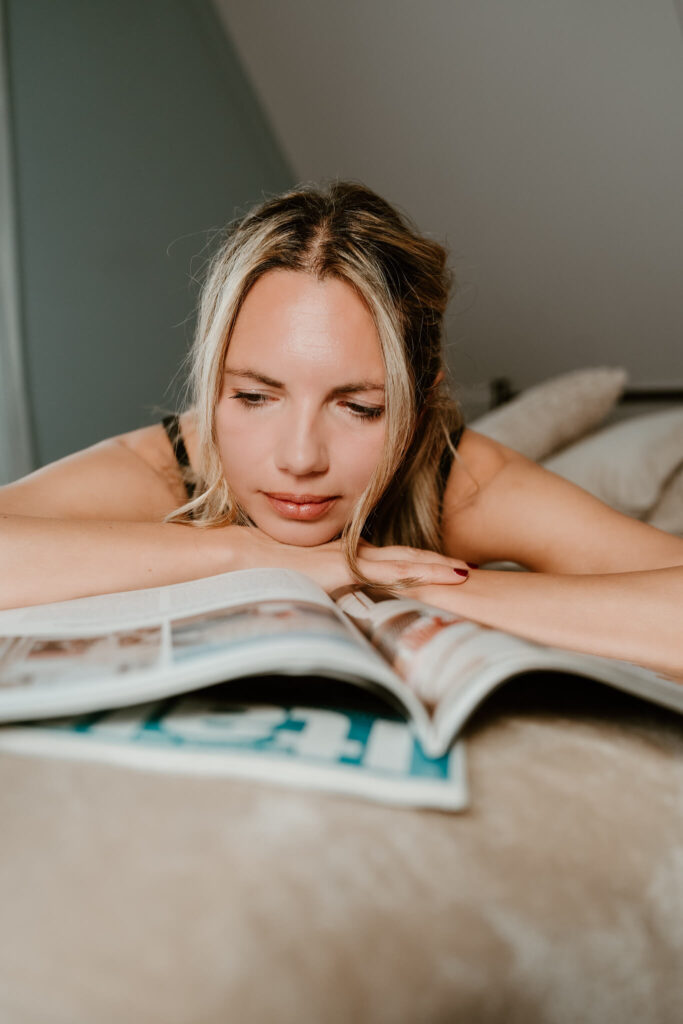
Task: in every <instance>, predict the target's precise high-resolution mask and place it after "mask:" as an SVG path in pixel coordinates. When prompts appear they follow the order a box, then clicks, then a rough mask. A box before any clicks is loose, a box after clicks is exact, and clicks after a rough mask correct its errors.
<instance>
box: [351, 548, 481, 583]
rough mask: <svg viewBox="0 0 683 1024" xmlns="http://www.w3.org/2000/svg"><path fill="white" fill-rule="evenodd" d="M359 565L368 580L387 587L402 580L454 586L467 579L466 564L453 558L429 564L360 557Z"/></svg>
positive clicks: (425, 562) (420, 561)
mask: <svg viewBox="0 0 683 1024" xmlns="http://www.w3.org/2000/svg"><path fill="white" fill-rule="evenodd" d="M359 554H360V552H359ZM434 557H435V558H438V557H439V556H438V555H435V556H434ZM359 564H360V568H361V569H362V571H363V573H364V574H365V576H367V578H368V579H371V580H373V581H375V582H378V583H385V584H387V585H389V586H390V585H391V584H392V583H397V582H398V581H399V580H403V579H416V580H417V581H418V583H420V584H430V583H433V584H444V583H447V584H456V583H464V582H465V581H466V580H467V579H468V577H469V569H468V568H467V565H466V563H465V562H460V561H458V560H457V559H454V558H451V559H447V560H446V559H444V560H443V561H431V562H429V561H426V560H424V559H420V560H417V559H416V560H410V559H407V558H401V559H389V558H382V559H379V558H374V559H373V558H365V557H364V555H361V557H360V559H359Z"/></svg>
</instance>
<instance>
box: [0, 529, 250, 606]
mask: <svg viewBox="0 0 683 1024" xmlns="http://www.w3.org/2000/svg"><path fill="white" fill-rule="evenodd" d="M231 531H239V527H223V528H219V529H216V530H201V529H196V528H193V527H191V526H183V525H176V524H174V523H142V522H116V521H106V520H92V519H90V520H78V519H49V518H42V517H37V516H16V515H7V514H2V513H0V565H2V573H1V574H0V608H17V607H21V606H23V605H33V604H45V603H47V602H51V601H65V600H69V599H70V598H74V597H88V596H90V595H92V594H103V593H115V592H117V591H120V590H139V589H141V588H143V587H156V586H162V585H164V584H167V583H179V582H182V581H184V580H192V579H198V578H199V577H201V576H213V575H216V574H217V573H221V572H228V571H230V570H231V569H234V568H236V567H239V566H238V565H237V563H238V550H237V538H236V537H235V536H234V533H231Z"/></svg>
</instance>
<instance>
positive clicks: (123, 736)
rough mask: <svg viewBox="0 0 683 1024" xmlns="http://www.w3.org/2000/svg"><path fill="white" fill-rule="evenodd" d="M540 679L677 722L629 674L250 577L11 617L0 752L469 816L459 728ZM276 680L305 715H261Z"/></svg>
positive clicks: (619, 666)
mask: <svg viewBox="0 0 683 1024" xmlns="http://www.w3.org/2000/svg"><path fill="white" fill-rule="evenodd" d="M536 669H551V670H560V671H566V672H570V673H572V674H578V675H583V676H586V677H588V678H591V679H595V680H599V681H601V682H604V683H608V684H610V685H612V686H615V687H617V688H619V689H622V690H625V691H627V692H630V693H633V694H637V695H640V696H642V697H645V698H648V699H650V700H652V701H655V702H656V703H660V704H663V705H666V706H668V707H671V708H674V709H676V710H678V711H683V685H681V684H679V683H676V682H675V681H674V680H672V679H669V678H667V677H665V676H663V675H660V674H658V673H655V672H651V671H649V670H647V669H643V668H640V667H638V666H636V665H633V664H631V663H629V662H623V661H617V660H614V659H609V658H600V657H596V656H592V655H583V654H577V653H573V652H569V651H564V650H560V649H557V648H551V647H545V646H542V645H539V644H534V643H531V642H528V641H525V640H522V639H519V638H517V637H514V636H511V635H509V634H506V633H503V632H500V631H497V630H493V629H489V628H487V627H483V626H480V625H477V624H475V623H473V622H470V621H469V620H467V619H464V618H461V617H459V616H457V615H454V614H451V613H447V612H443V611H441V610H439V609H437V608H434V607H432V606H429V605H425V604H421V603H420V602H418V601H414V600H405V599H398V598H387V597H386V596H378V595H377V594H376V593H374V592H372V591H365V590H360V589H352V588H350V589H348V591H347V592H346V593H344V594H342V595H340V596H338V597H337V600H336V602H335V601H333V600H332V599H331V598H330V597H328V595H327V594H325V593H324V591H323V590H322V589H321V588H320V587H318V586H317V585H316V584H315V583H314V582H313V581H312V580H310V579H309V578H308V577H307V576H304V575H302V574H300V573H296V572H290V571H285V570H274V569H250V570H245V571H240V572H230V573H224V574H222V575H218V576H212V577H208V578H205V579H200V580H192V581H189V582H187V583H178V584H173V585H171V586H167V587H155V588H151V589H148V590H136V591H127V592H125V593H120V594H104V595H100V596H96V597H90V598H79V599H76V600H72V601H63V602H58V603H54V604H49V605H38V606H35V607H29V608H18V609H13V610H9V611H4V612H0V722H6V723H7V722H22V723H23V725H22V727H21V728H19V727H17V726H14V727H7V726H5V727H3V728H2V729H0V746H2V747H4V748H5V749H14V750H19V749H21V750H29V749H32V750H36V751H40V752H45V753H52V752H54V753H59V752H67V751H68V752H69V754H70V755H71V756H84V757H89V756H92V752H93V751H97V752H98V753H99V755H101V756H103V757H105V758H107V759H109V760H114V761H119V762H121V763H131V764H132V763H139V764H143V763H144V764H147V765H149V766H151V767H155V766H156V767H160V768H172V767H173V765H174V764H175V765H178V764H179V763H180V759H181V758H182V757H184V758H185V762H186V763H187V764H188V765H190V764H191V765H192V768H191V770H196V771H202V770H206V771H216V770H221V768H220V765H219V762H220V764H222V765H224V766H225V770H226V771H228V770H229V771H230V772H231V773H237V774H240V773H242V774H245V775H249V776H250V777H259V778H264V779H266V778H268V779H273V780H275V781H285V782H289V783H293V784H297V783H298V784H302V785H307V786H310V785H313V786H320V787H321V788H327V789H336V790H338V791H341V792H353V793H358V794H361V795H367V796H374V797H375V798H377V799H381V800H388V801H394V802H404V803H411V804H418V805H422V806H425V805H427V806H439V807H450V808H452V809H457V808H458V807H463V806H465V805H466V803H467V794H466V784H465V777H464V755H463V751H462V746H461V744H460V743H457V742H455V741H456V738H457V736H458V733H459V731H460V730H461V728H462V726H463V724H464V722H465V721H466V720H467V718H468V717H469V715H470V714H471V713H472V711H473V710H474V709H475V708H476V707H477V705H478V704H480V703H481V701H482V700H483V699H484V698H485V697H486V696H487V694H489V693H490V692H491V691H492V690H493V689H495V688H496V687H497V686H498V685H499V684H500V683H502V682H504V681H505V680H506V679H508V678H510V677H512V676H514V675H516V674H519V673H522V672H525V671H529V670H536ZM274 676H277V677H283V676H284V677H296V679H297V680H302V679H308V680H309V681H310V680H312V679H314V678H317V683H316V684H315V686H314V687H313V689H312V690H311V689H310V686H309V691H308V694H307V696H306V699H305V700H303V699H302V698H301V697H300V696H299V695H297V694H296V687H295V686H294V681H292V688H291V694H290V696H289V697H287V696H286V695H284V702H283V694H282V691H281V693H280V697H279V698H278V700H277V701H276V702H272V701H271V702H270V703H266V704H264V703H263V701H262V700H261V702H260V703H258V701H252V695H253V696H254V698H257V697H258V693H259V680H257V679H255V678H253V677H261V678H263V677H268V678H270V679H271V680H272V678H273V677H274ZM325 678H327V679H332V680H337V681H339V682H345V683H347V684H349V683H350V684H354V686H353V687H352V688H351V690H349V688H348V686H347V689H346V693H347V695H348V693H349V692H352V693H353V694H354V699H355V704H356V705H357V706H355V707H350V706H348V704H349V702H348V701H343V700H341V699H340V700H339V701H338V702H337V705H338V706H330V705H329V700H328V701H327V705H326V706H325V694H326V684H325ZM247 679H248V680H249V685H248V686H247V687H246V690H245V680H247ZM228 680H235V681H237V680H241V683H240V689H239V693H240V697H239V700H234V701H233V703H232V704H230V702H229V700H230V693H229V690H230V687H227V688H226V686H225V685H223V687H222V689H221V696H220V698H219V696H218V693H217V690H216V684H225V682H226V681H228ZM235 685H236V684H233V687H234V686H235ZM207 687H211V688H212V689H210V690H207ZM359 687H360V689H359ZM235 696H237V691H236V690H235ZM172 698H174V699H172ZM361 698H364V699H365V705H363V701H362V699H361ZM359 701H360V704H359ZM351 703H354V701H351ZM55 716H58V717H57V720H55ZM64 716H71V717H70V718H68V717H67V718H65V717H64ZM73 716H77V717H76V718H74V717H73ZM48 718H49V719H51V721H50V722H45V721H44V720H45V719H48ZM31 720H42V721H40V722H39V723H38V725H34V726H31V725H27V724H26V723H28V722H30V721H31ZM88 744H90V745H88ZM221 758H222V761H221ZM231 759H232V761H231Z"/></svg>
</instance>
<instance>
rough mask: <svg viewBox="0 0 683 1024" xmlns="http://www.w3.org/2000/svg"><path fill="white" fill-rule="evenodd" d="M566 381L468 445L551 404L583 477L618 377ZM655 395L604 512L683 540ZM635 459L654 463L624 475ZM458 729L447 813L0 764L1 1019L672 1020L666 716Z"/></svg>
mask: <svg viewBox="0 0 683 1024" xmlns="http://www.w3.org/2000/svg"><path fill="white" fill-rule="evenodd" d="M583 372H584V379H583V380H578V379H577V377H576V375H574V376H572V375H571V374H570V375H565V377H567V378H570V379H569V380H566V379H565V380H564V382H562V378H558V380H559V383H558V380H556V381H552V382H546V384H545V385H542V386H540V391H541V394H539V389H536V391H535V392H534V389H529V391H527V392H525V393H523V394H522V395H520V396H517V397H515V398H512V399H511V400H509V401H506V402H505V403H503V404H501V405H500V406H499V407H498V408H495V409H492V410H490V411H489V412H488V413H487V414H486V416H484V417H482V418H481V420H480V421H479V428H480V429H481V430H482V432H489V433H490V434H491V436H499V434H500V432H501V431H502V433H503V438H502V439H504V440H506V442H507V443H510V444H511V445H512V446H513V447H519V448H520V450H522V449H523V447H524V445H525V444H526V445H529V444H530V443H532V441H533V438H532V437H531V435H530V434H529V433H528V426H529V419H530V415H531V413H533V415H532V416H531V419H532V420H533V422H534V423H535V424H536V426H537V427H539V425H540V424H541V423H542V422H543V416H542V415H541V410H542V408H545V413H544V415H545V416H546V420H545V421H544V422H545V425H544V426H543V430H544V431H545V438H546V440H545V441H544V442H543V445H544V446H545V449H547V450H544V451H540V450H539V448H538V445H539V444H541V442H540V440H539V437H538V435H539V431H540V427H539V430H537V436H536V449H535V450H533V452H532V455H531V457H534V458H537V459H538V460H539V461H541V462H543V463H544V464H551V465H552V460H553V459H555V460H559V459H561V458H564V469H565V471H566V472H567V474H568V475H570V473H572V472H573V473H575V474H576V473H579V474H580V473H584V474H585V473H587V472H588V465H587V457H586V455H585V451H586V449H585V447H584V449H583V454H582V451H581V446H582V445H583V446H585V445H590V444H593V446H597V447H598V448H600V445H601V444H602V449H603V451H604V450H606V451H607V452H608V453H611V454H608V460H611V461H612V463H613V462H614V458H615V454H614V453H615V452H616V451H617V450H619V451H621V452H623V450H624V447H625V442H624V434H623V432H624V431H626V438H627V440H628V437H629V436H630V435H629V430H631V431H633V428H632V427H630V428H629V427H628V423H631V422H632V421H633V416H631V415H625V414H624V410H623V408H620V406H621V405H623V403H620V401H619V399H620V396H622V395H623V393H624V390H625V383H626V381H625V376H624V374H623V372H621V371H619V373H618V374H617V376H615V373H617V371H614V370H604V371H602V370H600V371H583ZM591 373H592V378H590V374H591ZM596 374H597V375H598V376H600V374H602V376H601V377H600V380H598V379H597V377H596ZM589 378H590V380H589ZM543 387H545V389H546V390H545V394H543V393H542V392H543ZM563 388H564V391H563ZM568 388H569V392H571V393H573V394H574V395H575V398H576V399H577V401H576V404H577V405H579V404H581V403H580V402H579V401H578V396H579V393H583V404H582V409H583V413H584V414H583V419H582V421H581V423H580V424H579V423H578V417H576V418H575V422H574V425H573V426H571V425H569V424H568V423H567V409H568V408H570V406H569V405H568V404H567V396H568V394H569V392H568V391H567V389H568ZM572 389H574V390H573V391H572ZM608 393H609V396H611V397H609V396H608ZM562 394H564V399H563V400H562V401H560V400H559V397H558V396H561V395H562ZM665 399H666V400H665V403H664V404H665V408H663V409H662V410H661V411H660V410H657V411H649V412H643V411H642V406H639V408H638V411H637V414H638V415H640V416H654V417H660V418H661V416H662V415H664V413H666V414H667V415H668V416H669V418H670V420H671V422H669V421H667V423H666V424H665V425H664V426H662V424H661V421H660V420H658V421H657V422H656V423H655V424H654V425H652V423H650V424H645V423H643V425H642V427H643V429H642V430H636V431H635V432H634V434H633V438H632V441H633V445H634V450H635V449H636V448H637V449H638V452H636V453H635V454H634V455H633V458H634V460H635V461H634V465H633V466H632V468H631V470H629V469H628V465H627V464H628V459H625V458H622V462H621V463H620V468H618V469H616V470H614V469H613V471H612V472H611V475H610V474H607V477H608V484H609V486H610V487H612V492H611V498H612V500H613V501H614V500H615V498H616V499H617V503H618V502H622V503H623V501H624V500H628V501H629V502H631V506H629V508H630V512H631V514H636V515H638V516H639V517H640V518H643V519H648V520H650V521H652V520H653V518H654V520H657V521H658V522H659V523H662V522H665V523H667V527H662V528H669V529H671V532H677V530H678V529H679V528H680V535H681V536H683V525H681V522H680V517H681V516H682V515H683V510H682V506H683V501H682V500H681V499H680V493H681V492H680V490H679V488H680V487H681V479H680V478H681V477H682V476H683V433H680V432H679V434H678V442H679V444H678V461H677V462H676V457H675V452H674V449H675V447H676V445H675V429H676V428H675V427H672V426H671V423H673V422H674V420H675V418H676V416H678V421H679V428H678V429H679V430H680V431H682V432H683V405H681V404H680V403H679V402H678V400H677V399H676V397H675V396H674V397H673V398H672V397H671V396H670V395H668V396H665ZM515 403H517V405H515ZM525 403H526V404H525ZM636 404H638V403H636ZM520 405H521V412H520ZM552 408H555V412H556V414H557V415H556V416H555V418H553V416H552V415H551V412H550V411H549V409H552ZM588 408H590V410H592V411H591V412H590V415H585V411H586V409H588ZM505 415H507V426H506V423H505ZM588 421H590V422H589V423H588ZM587 423H588V425H586V424H587ZM515 424H517V426H515ZM472 426H473V427H475V429H477V428H476V426H475V424H474V423H472ZM525 430H526V431H527V434H526V435H525V434H524V431H525ZM670 430H671V431H673V434H672V436H673V437H674V440H673V441H671V442H669V441H666V443H665V441H664V440H663V439H664V437H665V435H666V437H667V438H668V437H669V433H668V431H670ZM515 431H516V432H517V433H515ZM614 431H617V436H616V441H615V437H614V433H613V432H614ZM497 432H498V433H497ZM611 432H612V433H611ZM550 435H552V440H551V441H550V442H548V438H549V436H550ZM644 435H647V436H648V437H649V439H650V440H649V441H647V443H646V442H645V440H643V438H644ZM605 438H607V440H605ZM653 438H654V440H653ZM558 439H559V440H558ZM543 445H542V446H541V447H543ZM639 445H640V448H638V446H639ZM648 445H649V446H650V447H649V448H648ZM626 447H628V446H626ZM577 448H578V449H579V457H578V458H577V457H576V452H574V454H573V455H572V449H577ZM646 449H647V451H650V455H649V456H647V458H648V459H650V461H651V460H652V459H653V458H654V457H655V455H656V458H655V461H656V463H657V465H656V467H653V466H652V465H651V464H650V462H648V465H647V466H645V467H643V465H642V461H641V466H640V469H638V467H637V466H636V465H635V463H636V462H637V460H638V459H641V460H642V459H643V457H644V453H645V450H646ZM529 450H530V449H529V448H527V451H529ZM638 453H639V454H638ZM652 453H654V455H653V454H652ZM672 453H673V454H672ZM589 454H590V449H589ZM598 454H599V453H598ZM594 456H595V451H594ZM595 457H597V456H595ZM555 464H556V465H557V462H556V463H555ZM634 467H635V468H634ZM629 473H631V476H629ZM639 473H640V483H638V481H637V480H636V477H637V476H638V474H639ZM644 476H645V477H646V478H647V479H646V480H644ZM655 477H657V480H656V481H655ZM595 480H597V481H598V483H599V485H600V486H601V487H605V486H607V484H606V480H605V473H604V472H598V471H596V472H595V479H594V480H593V486H597V484H596V483H595ZM584 482H586V481H584ZM587 482H588V483H589V484H590V483H591V479H590V475H589V479H588V480H587ZM582 485H583V484H582ZM646 492H647V493H646ZM653 495H654V498H653ZM672 495H673V497H672ZM677 495H679V497H678V498H677V497H676V496H677ZM646 506H647V507H646ZM676 515H678V516H679V520H676ZM511 568H515V567H514V566H511ZM465 738H466V743H467V755H468V779H469V788H470V794H471V800H472V804H471V809H470V810H468V811H467V812H466V813H463V814H449V813H440V812H434V811H424V810H423V811H416V810H406V809H395V808H391V807H387V806H381V805H375V804H371V803H366V802H362V801H360V800H356V799H352V798H346V797H340V796H327V795H324V794H320V793H313V792H310V793H309V792H305V791H295V790H290V789H286V788H280V787H276V786H270V785H266V784H263V783H256V782H248V781H243V780H231V779H225V778H215V779H212V778H202V779H193V778H185V777H181V776H167V775H155V774H152V773H143V772H140V771H134V770H130V769H122V768H116V767H110V766H106V765H102V764H79V763H74V762H69V761H52V760H50V759H48V758H40V757H22V756H19V755H10V754H2V755H0V773H1V778H2V786H1V787H0V821H2V843H1V845H0V906H2V925H3V927H2V931H1V932H0V1021H2V1022H3V1024H38V1022H40V1024H43V1022H45V1021H49V1022H50V1024H86V1022H87V1024H109V1022H114V1021H117V1022H119V1021H121V1020H135V1021H139V1022H144V1024H156V1022H159V1024H214V1022H215V1024H219V1022H220V1024H224V1022H226V1021H239V1022H242V1021H244V1022H259V1024H260V1022H266V1021H268V1022H270V1021H273V1020H277V1021H278V1022H280V1024H289V1022H292V1024H294V1022H297V1024H308V1022H311V1024H313V1022H316V1024H317V1022H323V1021H324V1022H325V1024H337V1022H339V1024H342V1022H344V1024H347V1022H349V1021H359V1022H373V1024H374V1022H387V1024H417V1022H420V1024H436V1022H439V1024H441V1022H451V1021H453V1022H456V1021H457V1022H460V1021H462V1022H467V1024H470V1022H472V1024H475V1022H476V1024H484V1022H503V1021H504V1022H506V1024H516V1022H520V1024H521V1022H524V1024H531V1022H544V1024H565V1022H566V1024H569V1022H572V1024H574V1022H576V1021H581V1022H582V1024H593V1022H595V1024H611V1022H613V1021H614V1022H617V1021H624V1020H638V1021H639V1022H640V1024H648V1022H652V1024H655V1022H656V1024H674V1022H679V1021H680V1020H682V1019H683V972H681V963H682V962H683V923H682V920H681V918H682V915H681V908H682V907H683V813H682V807H683V720H681V718H680V716H677V715H676V714H674V713H673V712H670V711H667V710H666V709H664V708H659V707H654V706H652V705H650V704H647V703H644V702H642V701H639V700H637V699H636V698H634V697H630V696H628V695H626V694H623V693H621V692H618V691H611V690H610V689H609V688H607V687H602V686H599V685H596V684H594V683H590V682H587V681H583V680H581V679H579V678H572V677H560V676H552V675H549V674H543V673H539V674H534V675H526V676H521V677H519V678H517V679H515V680H513V681H511V682H509V683H507V684H506V685H505V686H504V687H503V688H502V689H500V690H499V691H497V692H496V693H495V694H494V695H493V696H492V697H490V698H489V699H488V701H487V702H486V703H485V704H484V705H483V706H482V707H481V708H480V710H479V711H478V712H477V713H476V714H475V715H474V717H473V718H472V719H471V720H470V722H469V723H468V725H467V728H466V732H465Z"/></svg>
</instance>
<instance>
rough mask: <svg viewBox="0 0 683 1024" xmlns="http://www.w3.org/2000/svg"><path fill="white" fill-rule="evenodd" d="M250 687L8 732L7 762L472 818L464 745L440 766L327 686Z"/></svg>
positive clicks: (363, 695)
mask: <svg viewBox="0 0 683 1024" xmlns="http://www.w3.org/2000/svg"><path fill="white" fill-rule="evenodd" d="M262 684H263V685H262V686H261V687H260V688H259V692H260V699H259V702H258V703H255V702H253V700H252V694H251V693H250V689H249V686H248V681H244V680H243V681H242V682H241V683H238V684H236V685H234V686H233V685H232V684H231V685H230V686H223V687H221V686H218V687H212V688H211V689H210V690H208V691H200V692H199V693H195V694H192V695H189V696H188V695H181V696H178V697H171V698H168V699H164V700H160V701H156V702H150V703H146V704H144V705H138V706H136V707H127V708H123V709H120V710H107V711H101V712H95V713H93V714H90V715H80V716H77V717H73V718H63V717H62V718H58V719H52V720H47V721H46V720H43V721H40V722H36V723H35V724H28V725H27V724H23V725H21V726H12V725H6V726H2V727H0V750H4V751H8V752H12V753H18V754H31V755H38V756H57V757H66V758H71V759H79V760H97V761H103V762H105V763H110V764H116V765H122V766H127V767H129V768H133V769H144V770H149V771H162V772H175V773H184V774H196V775H205V774H208V775H229V776H235V777H238V778H249V779H257V780H261V781H265V782H274V783H276V784H278V785H287V786H300V787H305V788H307V789H319V790H326V791H330V792H336V793H343V794H349V795H354V796H360V797H363V798H366V799H369V800H376V801H381V802H383V803H390V804H395V805H403V806H410V807H431V808H438V809H440V810H451V811H456V810H462V809H463V808H465V807H466V806H467V803H468V794H467V784H466V777H465V757H464V750H463V746H462V744H461V743H456V744H455V745H454V746H453V747H452V748H451V750H450V751H448V753H447V754H444V755H443V756H442V757H440V758H437V759H430V758H428V757H427V756H426V755H425V753H424V751H423V749H422V747H421V746H420V744H419V742H418V740H417V739H416V737H415V735H414V733H413V731H412V730H411V728H410V727H409V725H408V724H407V723H406V721H405V720H404V719H403V718H402V717H401V716H400V715H399V714H398V713H394V712H392V710H391V709H390V708H389V707H387V705H386V703H385V702H383V701H380V700H379V699H378V698H376V697H374V696H372V695H371V694H368V693H367V692H364V691H361V690H358V688H356V687H350V686H348V685H346V686H345V684H339V683H337V684H330V683H329V681H327V680H324V679H309V680H305V681H302V682H301V683H299V684H297V683H296V682H295V681H291V683H290V681H288V680H283V679H282V678H278V679H274V678H271V679H265V680H263V681H262Z"/></svg>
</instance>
